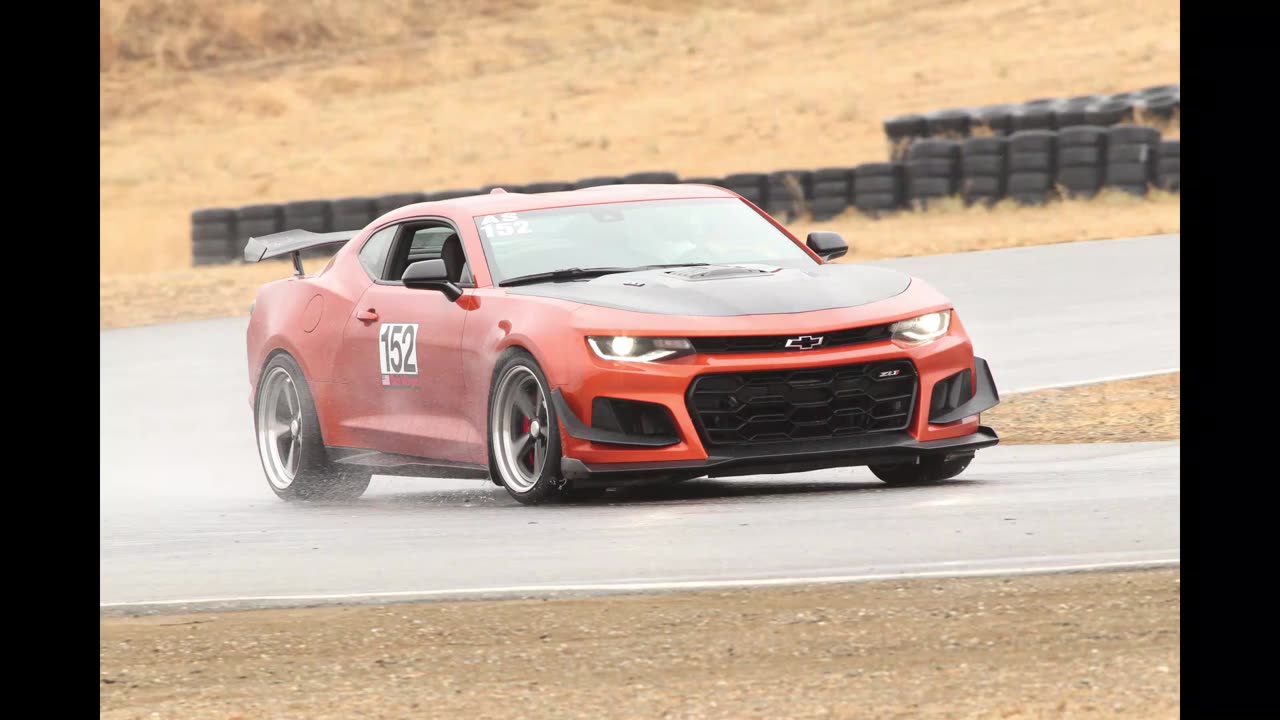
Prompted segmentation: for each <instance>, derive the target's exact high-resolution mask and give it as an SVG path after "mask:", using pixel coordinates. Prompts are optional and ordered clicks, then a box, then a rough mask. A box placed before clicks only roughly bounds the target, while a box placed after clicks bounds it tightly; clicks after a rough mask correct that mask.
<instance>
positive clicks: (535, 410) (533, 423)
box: [489, 349, 565, 505]
mask: <svg viewBox="0 0 1280 720" xmlns="http://www.w3.org/2000/svg"><path fill="white" fill-rule="evenodd" d="M550 396H551V389H550V387H549V386H548V384H547V378H546V376H545V375H544V374H543V373H542V369H541V368H540V367H538V363H537V361H536V360H534V359H533V356H532V355H530V354H529V353H527V352H525V351H523V350H518V349H517V350H511V351H509V352H508V353H507V354H506V355H504V356H503V358H502V359H501V360H499V362H498V366H497V368H496V369H495V371H494V380H493V384H492V385H491V390H490V391H489V469H490V472H491V473H492V476H493V478H494V479H496V480H498V481H500V482H501V484H502V485H503V486H504V487H505V488H506V489H507V492H508V493H510V494H511V497H513V498H515V499H516V500H518V501H519V502H521V503H524V504H526V505H535V504H538V503H542V502H547V501H549V500H552V499H554V498H556V497H557V496H559V495H560V494H561V491H562V490H564V489H565V482H564V479H563V478H562V477H561V476H560V423H559V420H557V419H556V414H555V408H554V407H553V406H552V405H551V403H550V402H549V401H548V400H549V398H550Z"/></svg>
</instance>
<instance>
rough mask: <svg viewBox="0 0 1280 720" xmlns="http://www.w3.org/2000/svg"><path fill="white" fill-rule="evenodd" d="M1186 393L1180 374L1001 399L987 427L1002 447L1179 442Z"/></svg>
mask: <svg viewBox="0 0 1280 720" xmlns="http://www.w3.org/2000/svg"><path fill="white" fill-rule="evenodd" d="M992 372H993V373H998V372H999V370H997V369H996V368H992ZM999 377H1000V376H999V375H998V374H996V378H997V382H999ZM1181 388H1182V373H1180V372H1176V373H1169V374H1167V375H1155V376H1153V377H1148V378H1141V379H1138V380H1120V381H1117V382H1110V383H1099V384H1097V385H1081V386H1078V387H1071V388H1063V389H1060V390H1039V391H1037V392H1033V393H1026V394H1023V395H1010V396H1007V397H1003V398H1001V399H1000V404H999V405H997V406H996V407H995V408H993V409H991V410H989V411H987V412H985V413H983V414H982V422H983V424H986V425H990V426H991V427H994V428H996V429H997V430H998V432H999V434H1000V442H1002V443H1010V444H1044V443H1087V442H1153V441H1157V440H1177V439H1178V438H1180V437H1181V419H1182V413H1181V400H1182V396H1181Z"/></svg>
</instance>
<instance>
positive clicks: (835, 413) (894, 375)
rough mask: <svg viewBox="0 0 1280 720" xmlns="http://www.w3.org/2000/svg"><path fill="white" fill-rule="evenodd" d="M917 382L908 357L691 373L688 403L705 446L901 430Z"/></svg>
mask: <svg viewBox="0 0 1280 720" xmlns="http://www.w3.org/2000/svg"><path fill="white" fill-rule="evenodd" d="M918 385H919V383H918V382H917V378H916V370H915V366H914V365H912V364H911V361H910V360H890V361H886V362H877V363H860V364H858V365H839V366H836V367H826V368H809V369H805V370H783V371H767V372H744V373H717V374H711V375H699V376H698V377H696V378H694V380H693V382H692V383H690V385H689V394H688V402H689V412H690V413H691V414H692V415H693V419H694V422H695V423H697V425H698V431H699V433H701V434H702V439H703V441H704V442H706V443H707V444H708V445H745V444H748V443H761V442H783V441H787V440H822V439H826V438H840V437H848V436H851V435H861V434H863V433H869V432H882V431H891V430H902V429H904V428H906V427H907V424H908V423H909V422H910V421H911V414H912V412H913V411H914V409H915V404H916V387H917V386H918Z"/></svg>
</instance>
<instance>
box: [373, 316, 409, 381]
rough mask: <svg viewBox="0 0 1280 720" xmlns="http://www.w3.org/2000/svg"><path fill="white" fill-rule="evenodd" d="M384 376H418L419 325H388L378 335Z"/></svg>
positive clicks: (379, 354) (379, 353)
mask: <svg viewBox="0 0 1280 720" xmlns="http://www.w3.org/2000/svg"><path fill="white" fill-rule="evenodd" d="M378 341H379V342H378V356H379V357H378V359H379V360H380V361H381V363H382V374H383V375H417V374H418V325H417V323H387V324H385V325H383V326H382V333H381V334H380V335H378Z"/></svg>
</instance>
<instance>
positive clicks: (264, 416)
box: [253, 354, 373, 501]
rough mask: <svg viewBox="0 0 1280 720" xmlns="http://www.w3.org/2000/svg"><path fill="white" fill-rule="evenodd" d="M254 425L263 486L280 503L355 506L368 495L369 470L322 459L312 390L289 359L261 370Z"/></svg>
mask: <svg viewBox="0 0 1280 720" xmlns="http://www.w3.org/2000/svg"><path fill="white" fill-rule="evenodd" d="M253 421H254V423H253V424H254V434H255V435H256V437H257V445H258V458H259V460H261V461H262V471H263V472H264V473H265V474H266V477H267V485H268V486H270V487H271V491H272V492H274V493H275V494H276V495H277V496H278V497H280V498H281V499H283V500H290V501H315V500H320V501H343V500H355V499H356V498H358V497H360V496H361V495H363V494H364V491H365V490H366V489H368V487H369V480H370V479H371V478H372V477H373V470H371V469H369V468H363V467H359V466H356V465H338V464H335V463H331V462H329V460H328V458H327V457H326V455H325V448H324V438H323V437H321V434H320V418H319V417H318V416H317V415H316V406H315V401H314V400H313V399H312V397H311V389H310V388H309V387H308V386H307V380H306V378H305V377H303V374H302V368H300V367H299V366H298V363H297V362H296V361H295V360H294V359H293V358H292V357H290V356H288V355H285V354H280V355H276V356H275V357H274V358H272V359H271V361H270V362H268V363H267V366H266V367H265V368H264V369H263V370H262V377H261V379H259V381H258V394H257V398H256V399H255V401H254V411H253Z"/></svg>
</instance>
